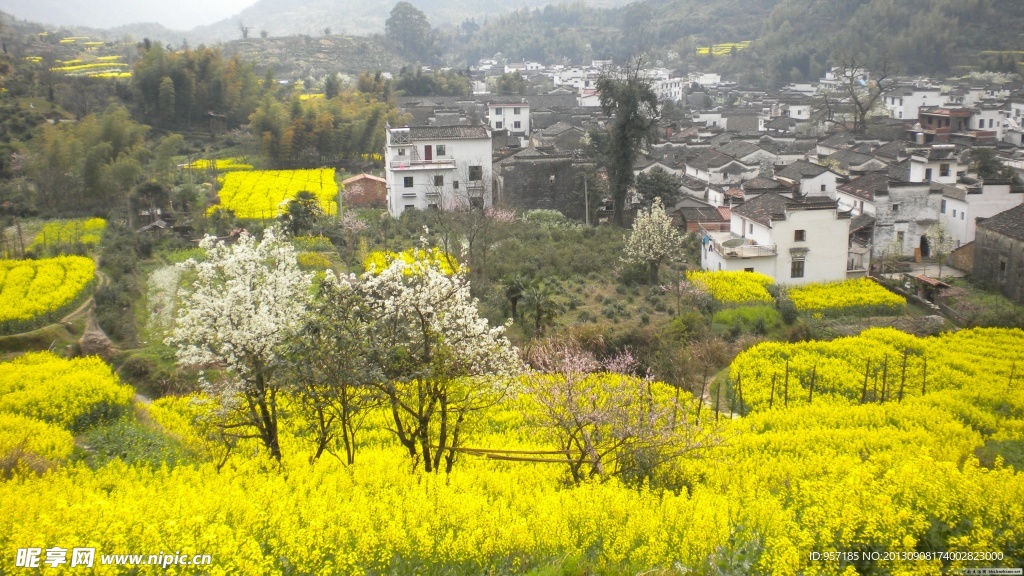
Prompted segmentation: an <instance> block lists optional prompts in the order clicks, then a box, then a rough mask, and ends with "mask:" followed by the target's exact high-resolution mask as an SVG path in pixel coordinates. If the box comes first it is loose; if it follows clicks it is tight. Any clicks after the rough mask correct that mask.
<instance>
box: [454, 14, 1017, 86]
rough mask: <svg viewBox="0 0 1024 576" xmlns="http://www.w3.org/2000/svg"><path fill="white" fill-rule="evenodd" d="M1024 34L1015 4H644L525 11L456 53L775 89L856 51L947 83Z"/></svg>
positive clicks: (485, 29)
mask: <svg viewBox="0 0 1024 576" xmlns="http://www.w3.org/2000/svg"><path fill="white" fill-rule="evenodd" d="M1022 29H1024V7H1022V5H1021V4H1020V3H1019V2H1014V1H1013V0H936V1H932V0H907V1H899V2H897V1H893V0H756V1H751V2H741V1H737V0H722V1H718V2H703V1H700V0H646V1H644V2H638V3H634V4H630V5H628V6H626V7H624V8H612V9H603V10H594V9H592V8H591V7H588V6H583V5H568V4H562V5H559V6H548V7H547V8H545V9H544V10H535V11H528V10H520V11H517V12H514V13H512V14H508V15H505V16H501V17H499V18H494V19H491V20H489V21H488V22H487V23H485V24H484V25H483V26H482V27H481V28H480V29H479V30H477V31H475V32H473V33H471V34H469V35H467V36H466V37H463V38H461V43H460V44H459V46H460V48H459V52H460V54H461V55H462V56H463V57H464V59H465V60H466V61H468V62H472V61H473V60H475V59H476V58H479V57H481V56H484V55H491V54H495V53H498V52H500V53H501V54H502V55H504V56H505V57H507V58H511V59H522V58H528V59H546V60H549V61H550V60H554V59H559V58H563V57H564V58H568V59H569V60H572V61H576V62H580V61H585V60H586V59H587V58H615V59H620V60H621V59H624V58H628V57H630V56H632V55H635V54H641V53H643V54H647V55H648V56H649V57H650V58H651V59H652V60H662V61H663V62H664V63H665V65H667V66H676V67H685V66H686V65H691V66H694V67H697V68H700V69H717V70H720V71H722V72H731V73H737V74H746V77H745V80H746V81H747V82H748V83H755V82H761V83H771V84H779V83H784V82H789V81H802V80H805V79H809V78H816V77H819V76H820V74H822V73H823V72H824V71H825V69H826V67H827V66H830V65H834V64H835V63H837V62H838V61H839V60H840V59H841V55H842V54H844V53H848V52H849V51H850V48H851V47H853V46H856V47H858V48H857V50H858V52H861V53H862V55H863V56H866V57H868V58H870V59H879V58H882V57H884V56H886V55H888V57H889V58H890V60H891V61H893V62H894V63H896V64H897V65H898V66H899V68H900V70H901V71H903V72H905V73H911V74H936V73H939V74H941V73H945V72H948V71H950V70H951V69H952V68H954V67H956V66H970V65H977V64H981V63H984V60H985V55H983V54H982V52H985V51H1003V50H1006V51H1011V50H1020V49H1021V48H1022V46H1024V36H1022V34H1021V33H1020V30H1022ZM740 40H751V41H752V44H751V46H750V50H748V51H745V52H744V53H743V56H742V57H740V58H735V59H734V58H718V59H714V58H709V57H707V56H703V57H698V56H696V54H695V50H696V48H699V47H701V46H708V45H711V44H714V43H719V42H737V41H740ZM1010 65H1012V63H1011V64H1010Z"/></svg>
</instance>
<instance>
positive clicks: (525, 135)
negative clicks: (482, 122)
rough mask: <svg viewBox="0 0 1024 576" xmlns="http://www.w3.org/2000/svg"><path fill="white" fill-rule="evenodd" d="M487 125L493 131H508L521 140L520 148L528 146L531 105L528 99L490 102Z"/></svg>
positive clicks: (488, 104)
mask: <svg viewBox="0 0 1024 576" xmlns="http://www.w3.org/2000/svg"><path fill="white" fill-rule="evenodd" d="M487 124H488V126H490V127H491V130H508V131H509V133H510V134H512V135H513V136H517V137H518V138H519V145H520V146H527V145H528V144H529V139H530V104H529V103H528V102H527V101H526V98H517V99H514V100H494V101H491V102H488V103H487Z"/></svg>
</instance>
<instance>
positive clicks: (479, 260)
mask: <svg viewBox="0 0 1024 576" xmlns="http://www.w3.org/2000/svg"><path fill="white" fill-rule="evenodd" d="M438 176H439V177H440V178H438V177H435V179H434V185H433V187H432V188H431V191H430V196H431V197H432V198H434V199H435V202H434V203H433V205H432V209H431V210H429V211H428V219H427V221H428V223H429V226H430V229H431V230H433V231H434V232H436V233H437V234H438V235H439V237H440V243H441V248H442V250H444V252H445V253H446V254H449V255H451V256H454V255H455V254H464V255H465V257H466V264H467V265H468V266H469V272H470V274H472V275H474V276H477V277H481V278H484V277H486V276H487V256H488V253H489V252H490V249H491V247H492V246H493V245H494V244H495V243H497V242H498V241H500V240H501V239H502V238H504V237H505V236H506V235H507V234H508V232H509V229H510V227H511V224H512V222H514V221H515V219H516V213H515V211H514V210H510V209H505V208H494V207H491V208H484V207H483V206H482V205H481V204H480V203H476V202H474V200H473V198H474V197H472V196H470V195H469V194H468V193H466V192H464V191H465V188H466V186H467V183H468V182H470V174H469V169H468V168H467V167H463V168H460V169H459V170H456V171H455V172H452V173H449V174H447V175H438ZM456 186H458V188H456ZM484 194H486V191H484Z"/></svg>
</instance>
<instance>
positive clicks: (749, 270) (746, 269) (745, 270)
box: [743, 268, 754, 272]
mask: <svg viewBox="0 0 1024 576" xmlns="http://www.w3.org/2000/svg"><path fill="white" fill-rule="evenodd" d="M743 271H744V272H753V271H754V269H753V268H744V269H743Z"/></svg>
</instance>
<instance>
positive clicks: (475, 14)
mask: <svg viewBox="0 0 1024 576" xmlns="http://www.w3.org/2000/svg"><path fill="white" fill-rule="evenodd" d="M549 1H550V0H515V1H514V2H506V1H504V0H412V1H411V3H412V4H413V5H414V6H415V7H416V8H418V9H419V10H421V11H422V12H423V13H424V14H426V15H427V18H428V20H429V21H430V24H431V25H432V26H434V27H444V26H446V25H458V24H459V23H461V22H463V21H465V20H467V19H475V20H476V21H478V22H483V21H484V20H485V19H486V18H489V17H494V16H496V15H500V14H504V13H507V12H509V11H510V10H514V9H520V8H534V7H538V6H544V5H545V4H547V3H548V2H549ZM397 2H398V0H393V1H392V0H386V1H382V2H362V1H360V0H258V1H257V2H256V3H255V4H253V5H252V6H250V7H248V8H246V9H245V10H243V11H242V12H241V13H239V14H238V15H237V16H236V17H232V18H228V19H225V20H222V21H220V22H217V23H214V24H211V25H209V26H202V27H199V28H196V29H194V30H192V32H191V36H193V37H195V38H197V39H204V40H207V41H209V40H212V39H218V40H226V39H233V38H238V37H240V28H239V24H243V25H244V26H246V27H248V28H249V31H250V34H253V35H256V34H258V33H259V32H260V31H263V30H266V31H267V33H268V34H269V35H271V36H287V35H293V34H308V35H314V36H315V35H320V34H322V33H323V31H324V29H325V28H330V29H331V31H332V32H334V33H335V34H349V35H367V34H375V33H382V32H384V21H385V20H387V18H388V13H389V12H390V11H391V9H392V8H393V7H394V6H395V4H396V3H397ZM627 2H628V0H588V4H589V5H590V6H591V8H592V9H594V8H609V7H613V6H621V5H623V4H626V3H627Z"/></svg>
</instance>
